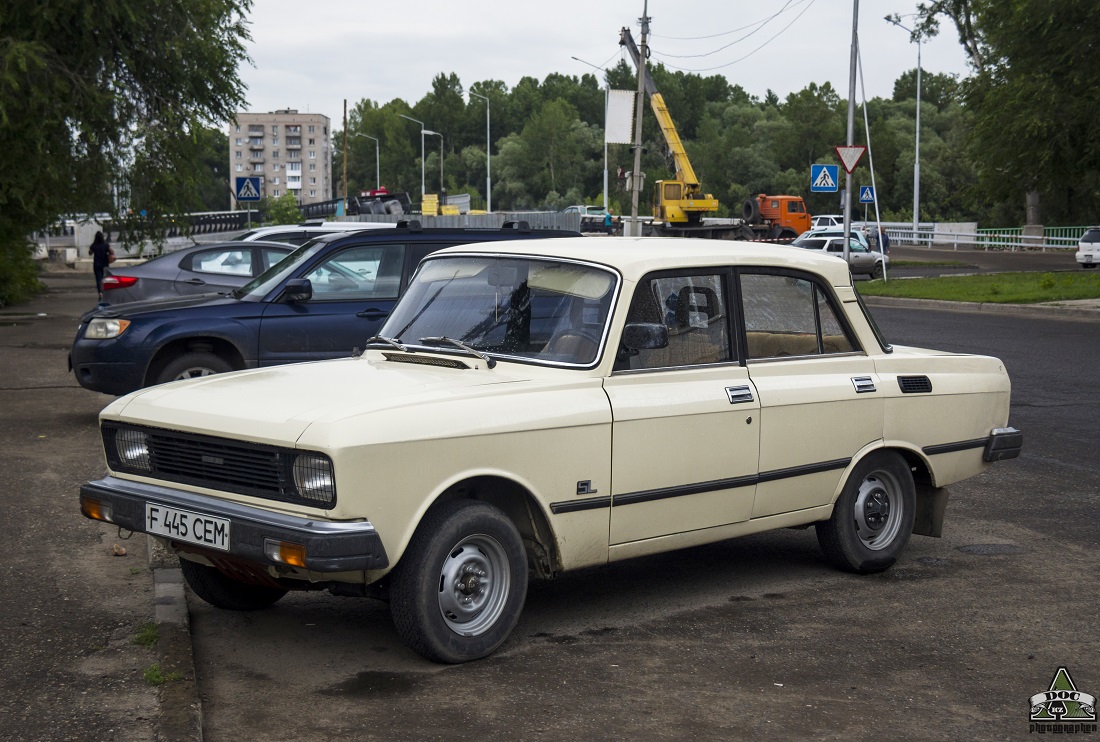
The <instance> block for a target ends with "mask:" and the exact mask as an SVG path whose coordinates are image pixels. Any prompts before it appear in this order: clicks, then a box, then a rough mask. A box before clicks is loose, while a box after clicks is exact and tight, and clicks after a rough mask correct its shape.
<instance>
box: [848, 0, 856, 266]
mask: <svg viewBox="0 0 1100 742" xmlns="http://www.w3.org/2000/svg"><path fill="white" fill-rule="evenodd" d="M858 55H859V0H852V60H851V70H850V71H849V73H848V138H847V140H846V142H845V143H846V144H847V145H848V146H849V147H851V146H852V145H853V144H855V136H856V133H855V132H856V61H857V59H858ZM851 239H852V173H851V172H850V171H849V170H848V168H847V167H845V168H844V262H845V263H847V262H848V248H849V243H850V241H851Z"/></svg>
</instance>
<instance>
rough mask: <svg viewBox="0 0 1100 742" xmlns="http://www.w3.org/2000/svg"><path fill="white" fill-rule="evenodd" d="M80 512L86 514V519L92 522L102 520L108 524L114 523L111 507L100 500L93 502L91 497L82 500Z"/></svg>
mask: <svg viewBox="0 0 1100 742" xmlns="http://www.w3.org/2000/svg"><path fill="white" fill-rule="evenodd" d="M80 512H82V513H84V515H85V517H88V518H91V519H92V520H101V521H104V522H106V523H114V520H112V515H113V514H112V513H111V505H110V504H109V503H106V502H102V501H100V500H93V499H92V498H90V497H83V498H81V500H80Z"/></svg>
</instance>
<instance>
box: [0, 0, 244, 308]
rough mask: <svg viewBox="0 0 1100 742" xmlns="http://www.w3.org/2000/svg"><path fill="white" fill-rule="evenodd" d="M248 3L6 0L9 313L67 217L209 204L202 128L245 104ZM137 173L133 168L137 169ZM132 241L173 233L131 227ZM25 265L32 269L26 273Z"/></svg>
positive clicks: (1, 67) (3, 174) (0, 250)
mask: <svg viewBox="0 0 1100 742" xmlns="http://www.w3.org/2000/svg"><path fill="white" fill-rule="evenodd" d="M250 6H251V0H115V1H114V2H110V3H87V2H80V1H79V0H7V2H6V3H5V6H4V11H3V16H2V18H0V151H3V152H4V155H5V161H6V162H9V163H18V167H7V168H3V169H0V263H2V264H3V265H4V266H5V267H6V268H9V269H11V270H3V271H0V303H6V302H10V301H13V300H16V299H19V298H21V297H25V296H26V295H27V293H28V292H30V291H33V290H34V289H35V288H36V287H35V285H34V282H33V280H32V281H28V280H27V279H26V275H27V266H28V265H29V264H30V263H29V261H30V257H29V250H28V248H27V235H28V234H31V233H32V232H34V231H35V230H38V229H41V228H44V227H46V226H47V225H49V224H50V223H51V222H53V221H54V220H55V219H56V218H57V217H58V216H59V215H60V214H62V213H71V212H86V213H91V212H97V211H104V210H111V211H114V212H116V214H118V215H120V216H121V215H124V214H125V213H126V212H127V208H126V207H127V204H125V203H123V204H119V203H118V202H117V201H115V200H113V198H112V196H113V193H114V192H120V193H121V194H123V195H124V196H125V195H129V196H130V198H131V199H133V200H135V201H140V202H141V203H143V204H144V205H145V207H146V208H147V209H152V212H150V213H156V214H158V215H159V214H167V213H173V212H175V213H178V212H180V211H187V210H191V209H192V208H195V207H196V205H198V204H199V203H200V201H199V197H198V195H197V191H196V188H195V181H194V179H193V178H192V177H190V174H185V175H183V176H182V177H181V173H185V172H186V171H188V170H189V169H192V170H193V169H194V167H193V163H194V160H193V159H191V158H193V157H194V156H195V155H196V153H197V151H199V150H200V149H201V148H200V147H197V146H196V143H197V139H198V138H199V136H200V135H199V134H198V132H199V130H200V129H201V128H202V127H203V126H204V125H206V124H219V125H220V124H221V123H222V122H224V121H227V120H229V119H230V118H231V117H232V115H233V112H234V111H236V110H238V109H239V108H240V107H241V105H242V104H243V102H244V87H243V85H242V83H241V81H240V78H239V76H238V72H237V68H238V65H239V64H240V63H241V62H242V61H245V60H247V55H246V53H245V47H244V44H245V41H247V40H248V38H249V35H248V26H247V23H246V20H245V13H246V12H247V11H248V10H249V8H250ZM131 166H134V170H133V171H131ZM134 226H135V227H138V228H139V231H138V232H135V233H134V236H135V237H137V236H146V234H148V235H151V236H156V235H157V234H158V231H159V234H164V230H166V229H167V228H168V225H167V224H166V223H165V222H164V221H163V220H161V221H160V222H156V223H142V224H135V225H134ZM20 266H22V267H20Z"/></svg>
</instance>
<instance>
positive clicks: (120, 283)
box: [103, 276, 138, 291]
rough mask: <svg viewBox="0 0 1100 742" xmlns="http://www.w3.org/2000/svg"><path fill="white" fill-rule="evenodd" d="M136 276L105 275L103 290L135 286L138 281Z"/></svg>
mask: <svg viewBox="0 0 1100 742" xmlns="http://www.w3.org/2000/svg"><path fill="white" fill-rule="evenodd" d="M137 282H138V280H137V277H136V276H104V277H103V290H104V291H110V290H111V289H125V288H129V287H130V286H133V285H134V284H135V283H137Z"/></svg>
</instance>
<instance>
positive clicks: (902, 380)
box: [898, 376, 932, 394]
mask: <svg viewBox="0 0 1100 742" xmlns="http://www.w3.org/2000/svg"><path fill="white" fill-rule="evenodd" d="M898 386H900V387H901V391H902V393H903V394H927V393H928V392H930V391H932V380H931V379H929V378H928V377H927V376H899V377H898Z"/></svg>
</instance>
